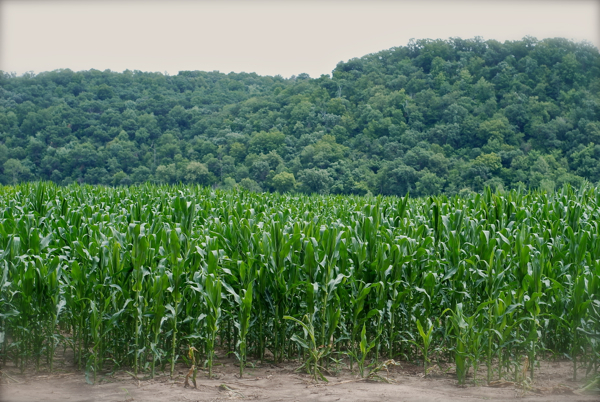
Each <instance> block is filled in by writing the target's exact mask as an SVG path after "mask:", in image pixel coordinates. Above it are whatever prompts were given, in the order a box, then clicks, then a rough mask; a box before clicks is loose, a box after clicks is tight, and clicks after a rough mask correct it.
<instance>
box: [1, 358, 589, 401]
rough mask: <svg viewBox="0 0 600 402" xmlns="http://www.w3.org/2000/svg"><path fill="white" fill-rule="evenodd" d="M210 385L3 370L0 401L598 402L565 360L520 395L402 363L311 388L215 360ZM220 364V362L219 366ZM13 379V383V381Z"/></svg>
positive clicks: (545, 367)
mask: <svg viewBox="0 0 600 402" xmlns="http://www.w3.org/2000/svg"><path fill="white" fill-rule="evenodd" d="M219 363H220V364H218V365H217V366H216V367H215V371H214V373H215V374H216V377H217V378H214V379H212V380H209V379H208V378H207V376H206V373H203V372H199V373H198V377H197V389H194V388H191V387H190V388H184V386H183V383H184V378H185V375H184V374H185V373H187V369H186V367H185V366H183V365H178V367H177V369H178V370H177V373H178V375H177V376H176V378H175V379H174V380H171V379H170V378H169V376H168V375H165V374H160V375H157V376H156V377H155V378H154V379H153V380H152V379H149V378H147V377H145V378H144V379H142V380H141V381H137V380H135V379H134V378H132V377H131V376H130V375H128V374H127V373H125V372H123V371H118V372H117V373H115V374H114V375H105V376H100V380H99V381H98V384H97V385H89V384H87V383H86V382H85V377H84V375H83V373H81V372H78V371H74V370H69V369H58V370H57V371H56V372H55V373H53V374H47V373H43V372H42V373H40V374H27V373H26V374H22V375H21V374H19V372H18V370H16V369H15V370H14V371H11V370H10V369H9V368H5V369H4V373H5V374H8V375H9V376H10V378H8V377H7V376H6V375H5V376H3V377H2V380H1V385H0V400H1V401H2V402H26V401H27V402H29V401H47V402H54V401H57V402H58V401H77V402H84V401H85V402H108V401H110V402H135V401H147V402H154V401H161V402H163V401H177V402H179V401H181V402H184V401H223V400H235V399H239V400H260V401H382V400H393V401H407V402H408V401H465V400H492V401H508V400H526V401H597V400H598V395H597V394H596V395H593V394H587V395H586V394H584V393H581V392H579V391H577V389H578V388H580V387H581V386H582V385H583V383H582V382H573V381H572V380H571V379H570V374H571V372H570V369H571V365H570V363H569V362H564V361H563V362H549V361H543V362H541V364H540V367H539V368H536V373H537V377H536V380H535V382H534V383H533V384H532V385H531V386H530V387H529V389H528V390H524V389H522V388H521V387H518V386H516V385H515V384H513V383H510V382H507V383H505V384H504V385H505V386H504V387H488V386H486V385H484V384H485V381H483V379H481V380H480V383H479V384H480V385H479V386H474V385H473V382H472V378H471V379H470V381H468V385H467V386H466V387H458V386H457V382H456V377H455V375H454V373H453V372H452V370H449V371H448V373H446V374H444V373H442V372H440V371H439V370H437V367H436V370H433V374H431V375H429V376H428V377H427V378H424V377H423V371H422V367H417V366H414V365H411V364H410V363H406V362H401V363H400V366H397V367H391V368H390V370H389V374H388V375H386V377H387V378H388V379H389V380H390V383H389V384H386V383H384V382H375V381H367V380H360V379H359V378H357V377H356V376H355V375H353V374H352V373H350V372H349V371H348V370H342V371H341V372H340V373H339V374H338V375H337V376H335V377H332V376H330V377H328V379H329V381H330V382H329V383H323V382H320V383H315V382H314V381H312V379H311V378H310V376H307V375H305V374H303V373H301V372H296V371H295V369H296V367H297V366H298V365H297V363H296V362H293V363H282V364H279V365H273V364H268V363H266V364H264V365H262V366H258V367H256V368H254V369H253V368H250V367H249V368H248V369H247V372H246V374H245V375H244V378H243V379H240V378H239V377H238V375H237V373H238V371H239V369H238V367H236V365H235V360H234V359H228V360H219ZM221 363H222V364H221ZM16 381H19V383H16Z"/></svg>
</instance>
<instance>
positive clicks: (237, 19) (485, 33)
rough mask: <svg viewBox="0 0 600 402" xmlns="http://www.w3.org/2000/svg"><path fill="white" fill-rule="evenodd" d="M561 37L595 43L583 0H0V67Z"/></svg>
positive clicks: (250, 63) (218, 64)
mask: <svg viewBox="0 0 600 402" xmlns="http://www.w3.org/2000/svg"><path fill="white" fill-rule="evenodd" d="M475 36H481V37H483V39H485V40H487V39H496V40H499V41H502V42H503V41H505V40H518V39H521V38H523V37H524V36H533V37H536V38H537V39H543V38H549V37H564V38H568V39H572V40H575V41H587V42H590V43H592V44H593V45H595V46H596V47H598V48H600V2H599V1H593V0H587V1H586V0H570V1H559V0H554V1H552V0H550V1H548V0H546V1H542V0H537V1H533V0H521V1H514V0H502V1H498V0H477V1H476V0H470V1H448V0H446V1H436V0H420V1H400V0H397V1H393V0H388V1H373V0H371V1H362V0H346V1H342V0H337V1H334V0H322V1H315V0H279V1H275V0H271V1H265V0H262V1H257V0H246V1H241V0H237V1H234V0H220V1H216V0H215V1H206V0H205V1H191V0H188V1H180V0H170V1H166V0H165V1H163V0H154V1H148V0H146V1H142V0H120V1H115V0H104V1H98V0H94V1H90V0H87V1H85V0H84V1H82V0H71V1H65V0H63V1H55V0H43V1H42V0H37V1H34V0H18V1H17V0H0V70H3V71H5V72H15V73H17V74H19V75H20V74H23V73H24V72H28V71H33V72H34V73H39V72H43V71H51V70H55V69H61V68H70V69H71V70H74V71H79V70H89V69H92V68H94V69H97V70H105V69H110V70H112V71H123V70H126V69H129V70H141V71H155V72H162V73H167V74H170V75H175V74H177V73H178V72H179V71H183V70H202V71H214V70H218V71H221V72H223V73H229V72H231V71H233V72H248V73H250V72H255V73H257V74H260V75H281V76H283V77H286V78H287V77H290V76H292V75H298V74H300V73H307V74H309V75H310V76H311V77H319V76H320V75H321V74H330V73H331V71H332V70H333V69H334V68H335V66H336V64H337V63H338V62H340V61H347V60H349V59H351V58H354V57H361V56H364V55H365V54H369V53H374V52H377V51H380V50H384V49H389V48H391V47H395V46H405V45H406V44H407V43H408V42H409V40H410V39H411V38H415V39H423V38H429V39H448V38H451V37H460V38H465V39H466V38H473V37H475Z"/></svg>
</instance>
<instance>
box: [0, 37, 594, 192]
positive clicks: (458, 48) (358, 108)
mask: <svg viewBox="0 0 600 402" xmlns="http://www.w3.org/2000/svg"><path fill="white" fill-rule="evenodd" d="M599 119H600V55H599V53H598V49H596V48H595V47H593V46H592V45H590V44H586V43H574V42H571V41H568V40H566V39H545V40H539V41H538V40H536V39H534V38H529V37H528V38H524V39H523V40H520V41H514V42H509V41H507V42H505V43H500V42H497V41H493V40H490V41H483V40H480V39H477V38H476V39H470V40H463V39H450V40H417V41H411V42H410V43H409V44H408V46H404V47H397V48H392V49H389V50H384V51H381V52H378V53H373V54H369V55H366V56H364V57H361V58H356V59H352V60H350V61H348V62H341V63H339V64H338V65H337V66H336V68H335V70H334V71H333V74H332V77H330V76H326V75H323V76H321V77H320V78H310V77H309V76H307V75H306V74H300V75H299V76H297V77H292V78H290V79H284V78H282V77H279V76H276V77H268V76H265V77H262V76H259V75H256V74H246V73H230V74H222V73H219V72H200V71H182V72H180V73H179V74H178V75H176V76H168V75H163V74H160V73H146V72H140V71H125V72H123V73H116V72H111V71H108V70H107V71H104V72H101V71H98V70H90V71H81V72H73V71H70V70H57V71H52V72H44V73H40V74H37V75H33V74H25V75H23V76H15V75H11V74H7V73H2V74H0V173H1V174H0V181H1V182H2V183H4V184H10V183H13V182H16V181H24V180H39V179H44V180H53V181H55V182H57V183H63V184H67V183H71V182H80V183H91V184H107V185H121V184H131V183H141V182H144V181H154V182H164V183H176V182H184V183H186V182H187V183H200V184H204V185H213V186H219V187H224V188H230V187H232V186H235V185H240V186H242V187H245V188H248V189H251V190H255V191H261V190H262V191H302V192H309V193H310V192H319V193H333V194H366V193H368V192H371V193H373V194H386V195H391V194H395V195H403V194H405V193H406V192H407V191H410V193H411V194H413V195H429V194H435V193H440V192H446V193H448V194H455V193H459V192H461V191H468V190H471V191H479V190H481V189H482V188H483V187H484V186H486V185H490V186H492V187H498V186H502V187H503V188H505V189H508V188H512V187H516V186H519V185H525V186H531V187H541V188H544V189H552V188H555V187H559V186H562V185H563V184H565V183H571V184H574V185H577V184H578V183H581V182H582V181H583V180H585V179H587V180H589V181H591V182H593V183H596V182H598V181H599V180H600V122H599Z"/></svg>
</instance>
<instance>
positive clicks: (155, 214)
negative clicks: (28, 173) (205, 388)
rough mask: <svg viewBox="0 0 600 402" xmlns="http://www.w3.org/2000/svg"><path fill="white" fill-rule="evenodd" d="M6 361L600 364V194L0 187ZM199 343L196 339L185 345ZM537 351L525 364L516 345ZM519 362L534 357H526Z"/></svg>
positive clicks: (145, 367) (493, 367)
mask: <svg viewBox="0 0 600 402" xmlns="http://www.w3.org/2000/svg"><path fill="white" fill-rule="evenodd" d="M0 256H1V258H0V268H1V276H0V288H1V293H0V313H1V315H0V342H1V345H0V346H1V348H0V351H1V355H0V359H1V361H2V363H3V364H4V365H6V364H9V362H10V364H13V365H15V366H16V367H19V368H20V369H21V370H25V369H26V368H27V367H32V366H33V365H35V367H36V369H40V367H41V366H44V367H46V368H47V369H49V370H52V369H53V362H54V360H55V359H56V356H57V355H58V354H60V353H66V351H72V355H73V356H74V359H75V364H77V366H78V367H79V368H80V369H81V370H85V373H86V375H87V378H88V379H89V381H90V382H94V381H95V380H96V375H97V373H100V372H105V371H107V370H108V371H110V370H113V371H114V370H117V369H127V370H132V371H133V372H134V374H135V375H136V376H137V375H138V374H140V375H141V374H144V375H148V376H154V375H156V373H157V371H158V372H162V373H165V372H166V373H170V374H171V376H173V372H174V370H175V364H178V363H187V364H192V363H191V359H193V360H194V362H195V361H196V360H195V359H196V358H195V357H194V355H193V354H194V352H193V351H192V350H196V351H197V352H198V353H197V355H198V360H197V362H198V364H199V365H204V366H205V367H206V368H207V369H208V374H209V376H210V375H212V366H213V364H214V359H215V351H216V352H217V353H218V354H219V355H224V354H228V355H234V356H236V357H237V360H238V361H239V365H240V375H243V373H244V368H245V365H246V363H247V362H248V360H249V359H250V358H251V359H254V360H256V361H258V360H260V361H264V360H270V361H274V362H281V361H284V360H292V359H297V360H298V361H299V363H298V364H299V365H301V368H302V369H305V370H306V371H307V372H308V373H310V374H311V375H313V376H314V377H315V379H325V377H324V375H323V370H325V369H327V368H328V367H330V366H332V365H335V364H339V363H340V362H341V361H344V362H346V364H347V365H348V367H349V368H350V369H352V370H358V372H359V373H360V374H361V375H366V373H367V370H369V368H373V367H376V366H377V365H378V364H381V363H382V362H383V361H384V360H385V359H405V360H409V361H413V362H419V363H420V364H422V365H423V370H424V371H425V372H427V371H428V370H429V369H430V368H431V367H433V366H434V365H435V364H436V363H439V362H442V361H443V362H452V364H455V366H456V374H457V378H458V381H459V382H460V383H464V382H465V378H466V376H467V374H468V373H469V371H470V370H472V374H474V376H475V378H477V375H478V373H477V370H478V368H479V367H484V368H485V369H484V370H485V373H484V374H480V376H481V377H482V379H483V378H485V379H487V381H491V380H495V379H500V378H509V379H512V378H517V377H518V376H519V375H522V374H521V373H522V372H523V369H525V370H529V375H530V377H531V378H533V376H534V372H535V362H537V361H539V360H540V359H545V358H553V357H561V358H563V357H567V358H569V359H570V360H571V361H572V363H573V377H574V378H577V377H578V376H579V378H582V377H584V376H588V377H591V376H594V375H597V372H598V362H599V361H600V344H599V340H600V190H599V189H596V188H594V187H591V186H587V187H583V188H581V189H572V188H570V187H565V188H563V189H562V190H561V191H559V192H557V193H554V194H547V193H544V192H523V191H518V190H514V191H510V192H496V193H493V192H492V191H490V190H489V189H487V190H486V191H485V192H484V193H483V194H473V195H471V196H466V197H458V196H457V197H452V198H448V197H446V196H439V197H430V198H423V199H412V198H409V197H408V196H407V197H405V198H394V197H390V198H386V197H352V196H306V195H290V194H283V195H282V194H256V193H249V192H242V191H237V190H234V191H229V192H221V191H219V190H213V189H210V188H203V187H193V186H184V185H179V186H156V185H150V184H146V185H142V186H137V187H122V188H105V187H93V186H77V185H72V186H69V187H59V186H56V185H54V184H52V183H27V184H22V185H17V186H7V187H0ZM188 351H189V353H190V355H189V357H188ZM525 358H526V359H525ZM524 360H527V361H528V362H529V364H528V365H527V366H526V367H523V364H524V363H523V362H524Z"/></svg>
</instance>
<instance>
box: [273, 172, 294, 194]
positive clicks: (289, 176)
mask: <svg viewBox="0 0 600 402" xmlns="http://www.w3.org/2000/svg"><path fill="white" fill-rule="evenodd" d="M271 182H272V183H273V187H274V188H275V190H277V191H279V192H280V193H286V192H288V191H292V190H294V188H295V187H296V178H295V177H294V174H293V173H288V172H281V173H278V174H276V175H275V176H274V177H273V179H272V180H271Z"/></svg>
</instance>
